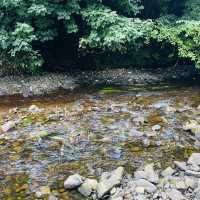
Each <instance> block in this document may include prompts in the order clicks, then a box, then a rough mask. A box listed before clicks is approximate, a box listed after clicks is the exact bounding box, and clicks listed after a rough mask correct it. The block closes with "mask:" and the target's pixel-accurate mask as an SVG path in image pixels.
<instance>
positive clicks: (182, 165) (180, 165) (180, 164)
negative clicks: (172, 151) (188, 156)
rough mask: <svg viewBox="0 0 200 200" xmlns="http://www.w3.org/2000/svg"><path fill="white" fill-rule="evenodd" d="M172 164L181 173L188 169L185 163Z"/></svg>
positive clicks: (175, 162) (176, 162)
mask: <svg viewBox="0 0 200 200" xmlns="http://www.w3.org/2000/svg"><path fill="white" fill-rule="evenodd" d="M174 164H175V166H176V167H178V168H179V169H180V170H182V171H186V170H187V169H188V168H187V166H186V163H185V162H179V161H174Z"/></svg>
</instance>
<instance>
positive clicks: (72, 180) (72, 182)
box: [64, 174, 83, 189]
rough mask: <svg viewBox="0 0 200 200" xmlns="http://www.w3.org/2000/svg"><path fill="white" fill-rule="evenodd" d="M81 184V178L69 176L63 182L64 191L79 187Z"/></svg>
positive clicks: (77, 175)
mask: <svg viewBox="0 0 200 200" xmlns="http://www.w3.org/2000/svg"><path fill="white" fill-rule="evenodd" d="M82 183H83V177H81V176H80V175H79V174H74V175H71V176H69V177H68V178H67V179H66V180H65V182H64V187H65V189H75V188H77V187H79V186H80V185H81V184H82Z"/></svg>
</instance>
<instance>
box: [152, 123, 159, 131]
mask: <svg viewBox="0 0 200 200" xmlns="http://www.w3.org/2000/svg"><path fill="white" fill-rule="evenodd" d="M160 129H161V126H160V125H159V124H157V125H154V126H152V130H153V131H159V130H160Z"/></svg>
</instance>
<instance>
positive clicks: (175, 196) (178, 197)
mask: <svg viewBox="0 0 200 200" xmlns="http://www.w3.org/2000/svg"><path fill="white" fill-rule="evenodd" d="M166 194H167V196H168V197H169V198H170V199H171V200H185V199H186V198H185V197H184V196H183V195H182V193H181V192H179V191H178V190H176V189H170V190H167V191H166Z"/></svg>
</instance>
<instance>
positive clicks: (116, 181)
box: [97, 167, 124, 198]
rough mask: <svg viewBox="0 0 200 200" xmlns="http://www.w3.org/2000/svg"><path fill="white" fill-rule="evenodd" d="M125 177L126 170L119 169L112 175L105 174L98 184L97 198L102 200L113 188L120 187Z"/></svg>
mask: <svg viewBox="0 0 200 200" xmlns="http://www.w3.org/2000/svg"><path fill="white" fill-rule="evenodd" d="M123 175H124V168H123V167H118V168H117V169H116V170H114V171H112V172H111V173H103V175H102V177H101V180H100V182H99V183H98V184H97V196H98V198H102V197H103V196H104V195H105V194H106V193H108V192H109V191H110V190H111V189H112V188H113V187H115V186H118V185H120V183H121V180H122V178H123Z"/></svg>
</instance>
